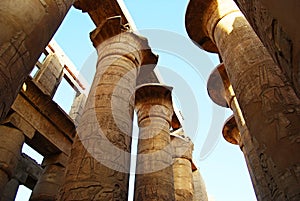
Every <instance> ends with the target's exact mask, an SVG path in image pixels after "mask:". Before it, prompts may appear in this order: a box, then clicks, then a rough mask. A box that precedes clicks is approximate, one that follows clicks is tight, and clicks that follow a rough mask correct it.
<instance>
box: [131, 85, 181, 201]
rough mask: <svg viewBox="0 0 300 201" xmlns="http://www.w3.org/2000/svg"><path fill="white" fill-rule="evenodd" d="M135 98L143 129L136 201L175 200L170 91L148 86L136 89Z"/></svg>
mask: <svg viewBox="0 0 300 201" xmlns="http://www.w3.org/2000/svg"><path fill="white" fill-rule="evenodd" d="M135 96H136V100H135V108H136V111H137V116H138V125H139V129H140V130H139V141H138V155H137V167H136V177H135V192H134V200H135V201H152V200H159V201H174V200H175V196H174V180H173V169H172V147H171V144H170V141H171V139H170V126H171V120H172V115H173V106H172V98H171V88H170V87H167V86H164V85H160V84H145V85H141V86H140V87H138V88H137V90H136V93H135Z"/></svg>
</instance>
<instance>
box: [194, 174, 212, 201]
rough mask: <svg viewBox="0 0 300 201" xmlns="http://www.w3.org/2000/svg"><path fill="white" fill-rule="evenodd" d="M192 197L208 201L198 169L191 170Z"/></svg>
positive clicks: (196, 199)
mask: <svg viewBox="0 0 300 201" xmlns="http://www.w3.org/2000/svg"><path fill="white" fill-rule="evenodd" d="M193 184H194V197H193V201H208V197H207V192H206V187H205V183H204V180H203V178H202V176H201V174H200V171H199V169H196V170H194V171H193Z"/></svg>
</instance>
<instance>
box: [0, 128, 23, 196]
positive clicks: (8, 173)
mask: <svg viewBox="0 0 300 201" xmlns="http://www.w3.org/2000/svg"><path fill="white" fill-rule="evenodd" d="M24 140H25V137H24V135H23V133H22V132H21V131H20V130H18V129H16V128H12V127H8V126H4V125H0V195H2V191H3V189H4V187H5V185H6V184H7V182H8V181H9V180H10V179H11V177H12V175H13V174H14V171H15V169H16V168H17V164H18V160H19V158H20V156H21V149H22V146H23V143H24Z"/></svg>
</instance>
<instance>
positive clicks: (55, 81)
mask: <svg viewBox="0 0 300 201" xmlns="http://www.w3.org/2000/svg"><path fill="white" fill-rule="evenodd" d="M63 70H64V66H63V65H61V63H60V62H59V60H58V57H57V56H56V54H55V53H50V54H49V55H47V57H46V58H45V61H44V62H43V63H42V64H41V66H40V70H39V71H38V72H37V74H36V75H35V76H34V78H33V81H34V82H35V83H36V84H37V86H38V87H39V88H40V89H41V90H42V91H43V92H44V94H46V95H49V96H50V97H52V98H53V96H54V94H55V92H56V90H57V87H58V86H59V84H60V82H61V80H62V78H63V75H64V72H63Z"/></svg>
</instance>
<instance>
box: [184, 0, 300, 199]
mask: <svg viewBox="0 0 300 201" xmlns="http://www.w3.org/2000/svg"><path fill="white" fill-rule="evenodd" d="M195 9H196V10H197V11H196V10H195ZM193 11H195V12H193ZM186 24H187V29H188V32H189V30H192V29H193V30H198V32H195V31H194V32H193V33H192V32H191V33H190V36H191V38H193V37H194V36H195V37H196V38H198V39H199V40H198V41H199V42H201V44H202V45H203V46H202V47H204V48H205V47H206V46H208V45H212V46H215V47H217V49H218V50H219V53H220V55H221V57H222V59H223V60H224V64H225V68H226V71H227V73H228V77H229V80H230V82H231V84H232V87H233V90H234V92H235V94H236V97H237V101H238V103H239V105H240V108H241V112H242V115H243V117H244V119H245V122H244V124H245V125H246V127H247V128H248V130H249V135H250V136H251V138H250V140H251V141H252V142H255V144H256V145H257V146H256V147H255V151H256V153H257V154H258V156H259V159H260V160H259V161H258V162H259V165H260V166H261V168H262V169H263V170H264V172H263V175H257V177H258V179H259V180H260V181H261V183H263V182H265V183H267V187H268V188H267V190H266V191H264V189H260V190H261V191H262V192H260V193H259V194H260V195H262V197H258V200H268V199H270V200H299V199H300V183H299V180H300V158H299V157H298V156H297V155H296V154H295V153H299V152H300V146H299V142H300V135H299V131H300V124H299V122H300V112H299V111H300V101H299V99H298V98H297V96H296V94H295V91H294V90H293V88H292V87H291V85H290V83H289V82H288V80H287V79H286V76H284V75H283V73H282V71H281V70H280V68H279V67H278V66H277V65H275V63H274V61H273V59H272V58H271V56H270V55H269V53H268V52H267V50H266V49H265V47H264V46H263V44H262V43H261V42H260V40H259V39H258V37H257V36H256V34H255V33H254V31H253V30H252V28H251V27H250V25H249V24H248V22H247V20H246V19H245V17H244V16H243V15H242V13H241V12H240V11H239V9H238V8H237V6H236V5H235V4H234V2H233V1H230V0H206V1H200V0H192V1H190V4H189V7H188V11H187V16H186ZM193 34H195V35H193ZM205 44H206V45H205ZM209 50H210V49H209Z"/></svg>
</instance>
